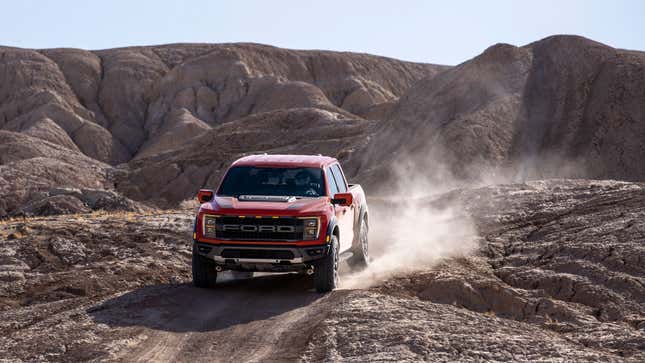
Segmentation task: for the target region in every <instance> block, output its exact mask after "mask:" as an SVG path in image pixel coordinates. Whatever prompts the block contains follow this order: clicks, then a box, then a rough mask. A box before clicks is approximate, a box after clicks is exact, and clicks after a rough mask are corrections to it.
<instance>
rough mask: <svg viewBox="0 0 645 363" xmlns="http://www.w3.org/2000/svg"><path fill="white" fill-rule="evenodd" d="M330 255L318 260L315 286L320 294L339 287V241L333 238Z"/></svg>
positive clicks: (315, 271)
mask: <svg viewBox="0 0 645 363" xmlns="http://www.w3.org/2000/svg"><path fill="white" fill-rule="evenodd" d="M330 242H331V243H330V248H329V254H327V256H325V257H324V258H322V259H320V260H318V262H317V263H316V264H315V270H314V286H315V287H316V291H317V292H320V293H324V292H330V291H332V290H334V289H335V288H336V286H337V285H338V263H339V261H338V239H337V238H336V236H331V240H330Z"/></svg>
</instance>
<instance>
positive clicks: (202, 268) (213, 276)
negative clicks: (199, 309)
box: [193, 244, 217, 288]
mask: <svg viewBox="0 0 645 363" xmlns="http://www.w3.org/2000/svg"><path fill="white" fill-rule="evenodd" d="M216 281H217V271H215V266H214V264H213V263H209V262H208V260H206V259H205V258H204V257H202V256H200V255H199V252H198V251H197V245H196V244H193V285H195V286H196V287H199V288H209V287H214V286H215V282H216Z"/></svg>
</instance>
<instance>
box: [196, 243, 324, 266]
mask: <svg viewBox="0 0 645 363" xmlns="http://www.w3.org/2000/svg"><path fill="white" fill-rule="evenodd" d="M194 243H196V244H197V251H198V253H199V255H200V256H202V257H205V258H207V259H209V260H211V261H214V263H215V265H217V266H220V267H221V268H222V270H239V271H264V272H289V271H304V270H306V269H307V268H309V267H310V266H311V265H312V264H313V262H314V261H315V260H318V259H321V258H323V257H325V256H326V255H327V252H328V250H329V248H328V246H327V245H317V246H308V247H296V246H283V245H279V246H266V245H257V246H247V245H236V244H230V245H227V244H218V245H213V244H209V243H200V242H196V241H195V242H194Z"/></svg>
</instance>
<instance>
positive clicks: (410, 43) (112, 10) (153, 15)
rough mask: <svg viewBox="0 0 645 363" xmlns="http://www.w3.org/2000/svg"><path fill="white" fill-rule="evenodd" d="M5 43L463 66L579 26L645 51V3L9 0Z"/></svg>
mask: <svg viewBox="0 0 645 363" xmlns="http://www.w3.org/2000/svg"><path fill="white" fill-rule="evenodd" d="M1 9H2V11H1V12H0V44H1V45H10V46H17V47H25V48H54V47H76V48H85V49H104V48H112V47H119V46H129V45H151V44H165V43H177V42H208V43H222V42H241V41H244V42H256V43H265V44H271V45H276V46H280V47H286V48H295V49H330V50H346V51H356V52H366V53H373V54H379V55H384V56H389V57H394V58H400V59H405V60H411V61H420V62H430V63H440V64H457V63H461V62H463V61H465V60H467V59H470V58H472V57H474V56H475V55H477V54H479V53H480V52H481V51H483V50H484V49H486V48H487V47H488V46H490V45H492V44H495V43H500V42H503V43H511V44H515V45H524V44H527V43H530V42H532V41H535V40H538V39H541V38H544V37H546V36H549V35H553V34H578V35H582V36H585V37H588V38H591V39H594V40H597V41H600V42H602V43H605V44H609V45H611V46H614V47H618V48H627V49H638V50H645V1H640V0H614V1H609V0H607V1H600V0H587V1H584V0H570V1H567V0H560V1H552V0H540V1H528V0H527V1H522V0H517V1H508V0H499V1H495V0H489V1H484V0H482V1H455V0H452V1H446V0H444V1H405V0H399V1H379V0H372V1H351V0H346V1H335V0H333V1H305V0H300V1H279V0H272V1H235V0H229V1H164V0H157V1H150V0H129V1H121V0H114V1H109V0H103V1H92V0H85V1H68V0H57V1H45V0H42V1H31V0H20V1H11V0H5V1H3V3H2V7H1Z"/></svg>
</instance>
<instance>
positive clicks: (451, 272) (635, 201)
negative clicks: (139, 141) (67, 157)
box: [0, 180, 645, 362]
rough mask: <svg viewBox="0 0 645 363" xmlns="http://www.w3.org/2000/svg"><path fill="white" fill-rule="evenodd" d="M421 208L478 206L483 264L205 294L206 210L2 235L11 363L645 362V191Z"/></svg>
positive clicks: (507, 197) (1, 293)
mask: <svg viewBox="0 0 645 363" xmlns="http://www.w3.org/2000/svg"><path fill="white" fill-rule="evenodd" d="M420 202H421V205H423V206H425V207H423V208H435V209H441V208H444V207H445V206H447V205H451V206H455V205H458V206H461V207H462V208H463V211H464V213H466V214H470V215H471V216H472V220H473V221H474V223H475V225H476V228H477V233H478V239H477V240H478V241H479V247H478V249H477V250H476V251H474V252H473V253H471V254H469V255H466V256H462V257H453V258H450V259H443V260H440V261H439V262H438V263H437V264H434V265H432V266H428V267H423V268H420V269H417V270H415V271H407V272H393V274H392V275H391V276H390V277H389V278H387V279H384V280H381V281H379V282H376V283H374V284H373V285H372V286H369V287H366V288H361V289H357V288H352V289H349V288H345V289H340V290H337V291H335V292H334V293H331V294H327V295H320V294H316V293H315V292H313V290H312V286H311V283H310V281H309V280H308V279H307V278H306V277H302V276H298V275H275V276H259V277H255V278H253V279H249V280H234V279H232V278H230V277H227V276H223V279H222V280H223V281H222V283H221V284H220V285H219V286H218V288H217V289H214V290H200V289H195V288H193V287H191V286H190V285H189V284H188V281H189V256H190V255H189V239H190V231H191V227H192V217H191V213H192V212H191V211H190V210H183V211H172V212H171V211H160V212H150V211H148V212H137V213H134V212H132V213H125V212H124V213H94V214H82V215H72V216H56V217H41V218H35V219H26V220H12V221H5V222H2V224H0V282H1V283H0V330H1V331H2V334H1V335H0V358H2V359H5V360H7V361H42V360H45V361H70V360H106V359H108V360H120V361H133V360H145V361H149V360H173V361H204V360H208V361H212V360H219V361H249V360H250V361H284V360H302V361H321V360H323V361H336V360H344V361H361V362H362V361H366V360H395V361H405V360H408V361H419V360H430V361H455V360H460V361H481V360H491V361H509V360H515V361H517V360H519V361H635V362H636V361H643V360H645V285H644V284H645V185H643V184H638V183H623V182H615V181H571V180H550V181H535V182H528V183H525V184H512V185H500V186H489V187H482V188H471V189H460V190H456V191H452V192H449V193H445V194H441V195H437V196H434V197H427V198H425V199H422V200H420ZM383 206H386V207H388V208H394V210H396V208H401V206H399V205H397V204H396V203H394V202H387V201H383V200H381V201H378V202H376V201H375V202H374V203H373V204H372V209H373V210H374V211H375V212H376V211H378V209H379V208H380V207H383ZM377 214H378V213H375V214H374V215H375V216H376V215H377ZM375 223H385V222H383V221H378V220H376V219H372V224H375ZM427 223H428V225H429V226H432V225H433V221H427ZM373 243H374V244H377V243H382V242H380V241H376V240H374V241H373ZM429 247H432V246H429ZM348 277H349V276H348V275H347V274H346V275H345V279H347V278H348Z"/></svg>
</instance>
